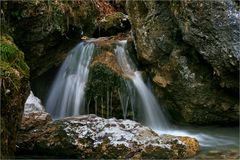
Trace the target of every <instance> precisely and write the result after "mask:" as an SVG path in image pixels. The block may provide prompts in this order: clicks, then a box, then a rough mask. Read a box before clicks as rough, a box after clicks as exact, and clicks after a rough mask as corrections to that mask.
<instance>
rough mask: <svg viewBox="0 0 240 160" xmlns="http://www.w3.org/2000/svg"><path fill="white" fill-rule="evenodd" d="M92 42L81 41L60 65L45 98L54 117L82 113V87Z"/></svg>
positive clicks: (87, 71) (91, 51)
mask: <svg viewBox="0 0 240 160" xmlns="http://www.w3.org/2000/svg"><path fill="white" fill-rule="evenodd" d="M93 52H94V44H93V43H91V42H81V43H80V44H78V45H77V46H76V47H75V48H74V49H72V50H71V51H70V54H69V55H68V57H67V58H66V60H65V61H64V63H63V65H62V66H61V68H60V70H59V72H58V75H57V78H56V79H55V82H54V84H53V86H52V89H51V91H50V94H49V96H48V99H47V104H46V106H47V110H48V112H50V113H51V114H52V116H53V117H54V118H62V117H66V116H70V115H79V114H80V113H84V107H81V105H83V103H84V89H85V86H86V83H87V80H88V74H89V68H88V66H89V63H90V61H91V58H92V55H93Z"/></svg>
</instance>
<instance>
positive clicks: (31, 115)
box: [20, 91, 52, 132]
mask: <svg viewBox="0 0 240 160" xmlns="http://www.w3.org/2000/svg"><path fill="white" fill-rule="evenodd" d="M51 121H52V118H51V116H50V114H49V113H47V112H46V111H45V109H44V107H43V105H42V103H41V100H40V99H38V98H37V97H35V96H34V95H33V92H32V91H31V92H30V95H29V96H28V98H27V101H26V103H25V105H24V113H23V117H22V121H21V126H20V131H21V132H22V131H25V132H26V131H29V130H31V129H34V128H37V127H41V126H44V125H46V124H47V123H49V122H51Z"/></svg>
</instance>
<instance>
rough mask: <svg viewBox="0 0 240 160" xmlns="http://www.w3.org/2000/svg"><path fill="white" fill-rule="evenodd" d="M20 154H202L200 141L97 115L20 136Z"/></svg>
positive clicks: (108, 156)
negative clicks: (162, 133) (200, 152)
mask: <svg viewBox="0 0 240 160" xmlns="http://www.w3.org/2000/svg"><path fill="white" fill-rule="evenodd" d="M17 145H18V147H19V148H18V151H19V153H28V154H29V153H31V154H38V155H41V154H44V155H45V156H46V155H52V156H53V155H55V156H68V157H69V156H70V157H72V158H97V159H100V158H108V159H109V158H110V159H112V158H114V159H116V158H137V159H139V158H147V159H149V158H161V159H162V158H188V157H192V156H194V155H195V154H196V153H197V152H198V151H199V144H198V142H197V140H196V139H194V138H189V137H175V136H170V135H162V136H159V135H158V134H156V133H155V132H153V131H152V130H151V129H149V128H148V127H144V126H142V125H141V124H139V123H137V122H134V121H131V120H117V119H115V118H112V119H104V118H100V117H97V116H95V115H83V116H75V117H67V118H64V119H62V120H57V121H54V122H52V123H48V124H47V125H45V126H41V127H37V128H35V129H33V130H31V131H28V132H21V133H20V134H19V136H18V143H17Z"/></svg>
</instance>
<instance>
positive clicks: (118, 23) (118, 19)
mask: <svg viewBox="0 0 240 160" xmlns="http://www.w3.org/2000/svg"><path fill="white" fill-rule="evenodd" d="M129 29H130V23H129V21H128V17H127V15H125V14H123V13H122V12H115V13H113V14H110V15H107V16H105V17H103V18H102V19H101V20H100V21H99V33H98V36H111V35H115V34H117V33H120V32H125V31H128V30H129Z"/></svg>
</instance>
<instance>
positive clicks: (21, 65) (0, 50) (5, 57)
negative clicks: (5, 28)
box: [0, 35, 29, 78]
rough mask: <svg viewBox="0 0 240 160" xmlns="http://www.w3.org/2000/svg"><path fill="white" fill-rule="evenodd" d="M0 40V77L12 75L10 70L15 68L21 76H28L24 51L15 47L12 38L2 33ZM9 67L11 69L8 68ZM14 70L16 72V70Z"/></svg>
mask: <svg viewBox="0 0 240 160" xmlns="http://www.w3.org/2000/svg"><path fill="white" fill-rule="evenodd" d="M0 42H1V44H0V61H1V77H2V76H8V75H12V74H10V72H11V73H13V72H12V71H13V70H14V69H15V70H17V71H18V72H19V74H20V75H21V76H23V77H26V78H28V77H29V67H28V66H27V64H26V63H25V62H24V53H23V52H22V51H20V50H19V49H18V48H17V46H16V45H15V44H14V43H13V39H12V38H11V37H10V36H8V35H2V36H1V39H0ZM7 63H8V64H7ZM11 67H12V69H10V68H11ZM7 69H9V72H8V71H7ZM4 71H6V72H4ZM14 72H15V73H16V71H14Z"/></svg>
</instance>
